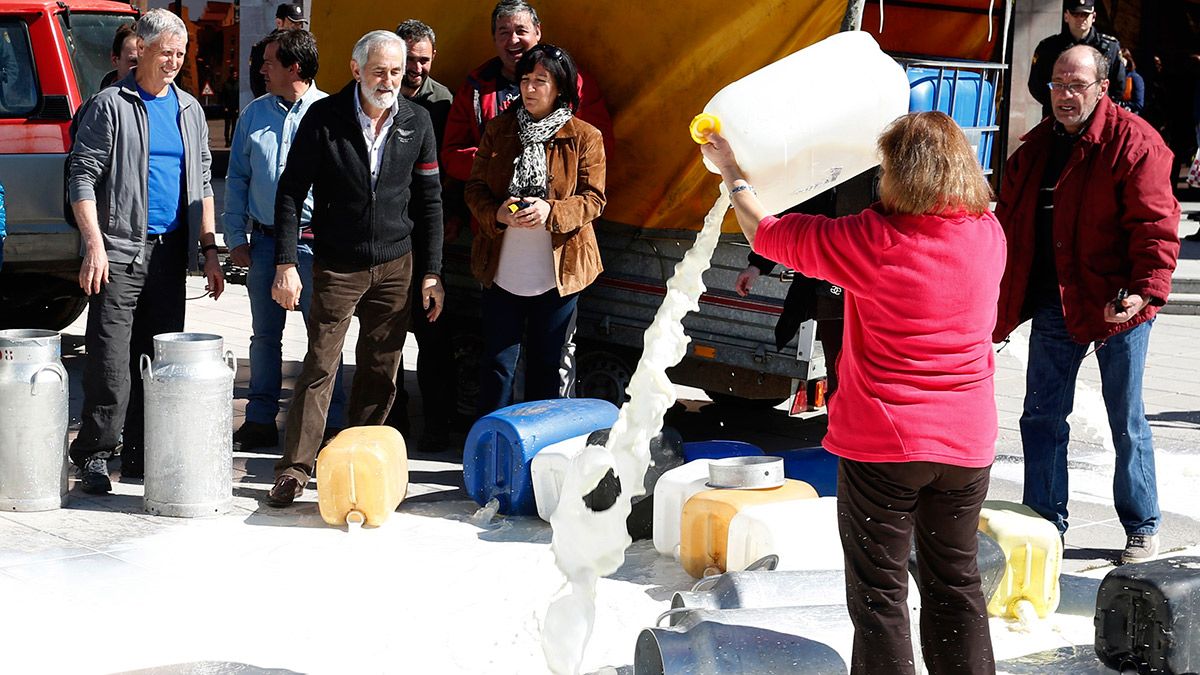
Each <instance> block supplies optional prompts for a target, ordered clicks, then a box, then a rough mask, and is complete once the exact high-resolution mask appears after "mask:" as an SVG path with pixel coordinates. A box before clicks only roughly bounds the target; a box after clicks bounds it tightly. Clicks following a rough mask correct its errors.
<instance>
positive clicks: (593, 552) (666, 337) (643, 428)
mask: <svg viewBox="0 0 1200 675" xmlns="http://www.w3.org/2000/svg"><path fill="white" fill-rule="evenodd" d="M728 210H729V194H728V192H727V191H726V189H725V186H724V184H722V185H721V194H720V196H719V197H718V198H717V201H716V203H715V204H713V207H712V209H711V210H710V211H709V212H708V215H707V216H705V218H704V227H703V229H701V231H700V234H699V235H697V237H696V243H695V244H693V245H692V248H691V249H690V250H688V252H687V253H686V254H685V255H684V256H683V260H680V261H679V263H678V264H677V265H675V274H674V275H673V276H672V277H671V279H670V281H668V282H667V294H666V297H665V298H664V299H663V303H662V306H660V307H659V308H658V313H657V314H655V316H654V322H653V323H651V324H650V328H648V329H647V330H646V333H645V335H644V336H643V347H642V358H641V360H640V361H638V365H637V369H636V370H635V371H634V373H633V377H632V378H631V379H630V381H629V401H628V402H627V403H625V405H623V406H621V412H620V414H619V415H618V416H617V421H616V423H615V424H613V426H612V432H611V433H610V434H609V436H608V443H607V444H606V445H605V446H604V447H601V446H598V445H590V446H588V447H587V448H585V449H584V451H583V452H582V453H580V455H579V456H578V457H577V458H576V459H575V460H574V461H572V462H571V465H570V467H569V469H568V471H567V474H566V476H565V477H564V479H563V486H562V492H561V494H560V497H559V501H558V508H557V509H555V511H554V513H553V514H551V516H550V525H551V527H553V529H554V538H553V540H552V541H551V544H550V546H551V549H552V550H553V551H554V559H555V564H557V565H558V568H559V569H560V570H562V572H563V574H564V575H566V577H567V583H566V584H565V586H564V591H565V594H564V595H562V596H560V597H559V598H558V599H556V600H555V601H554V602H552V603H551V604H550V608H549V609H548V610H547V611H546V618H545V622H544V624H543V625H542V650H543V652H544V653H545V655H546V664H547V665H548V666H549V667H550V670H551V671H552V672H554V673H556V674H557V675H575V674H576V673H578V672H579V665H580V663H581V662H582V661H583V651H584V648H585V647H587V643H588V639H589V638H590V637H591V634H592V624H593V622H594V621H595V618H596V581H597V580H598V579H599V578H600V577H602V576H608V575H609V574H612V573H613V572H616V571H617V568H619V567H620V566H621V564H622V563H623V562H624V560H625V549H626V548H628V547H629V544H630V543H631V540H630V538H629V533H628V532H627V531H626V528H625V519H626V518H627V517H629V511H630V500H631V499H632V498H633V497H634V496H636V495H640V494H643V492H644V489H643V486H642V481H643V479H644V477H645V475H646V469H647V468H648V467H649V465H650V439H651V438H653V437H654V436H655V435H656V434H658V432H659V431H661V430H662V423H663V415H664V414H665V413H666V412H667V409H668V408H670V407H671V405H673V404H674V403H675V387H674V385H672V384H671V381H670V380H669V379H667V368H670V367H671V366H674V365H675V364H677V363H679V361H680V360H681V359H683V356H684V354H685V353H687V344H688V342H689V338H688V337H687V335H685V334H684V332H683V324H682V321H683V317H684V316H685V315H686V314H687V313H688V312H692V311H697V310H699V309H700V304H699V299H700V294H701V293H703V292H704V281H703V279H702V275H703V274H704V271H705V270H707V269H708V266H709V263H710V261H711V260H712V254H713V250H714V249H715V248H716V246H717V241H718V239H719V238H720V236H721V221H722V220H723V219H724V217H725V213H726V212H727V211H728ZM609 469H612V470H613V471H615V473H616V475H617V477H618V478H619V479H620V481H621V495H620V496H619V497H618V498H617V502H616V504H614V505H613V506H612V507H611V508H609V509H607V510H605V511H602V512H599V513H597V512H594V511H591V510H590V509H588V508H587V506H585V504H584V501H583V497H584V495H586V494H588V493H589V492H591V491H592V490H593V489H594V488H595V487H596V485H597V483H599V482H600V479H601V478H603V477H604V475H605V473H607V472H608V470H609Z"/></svg>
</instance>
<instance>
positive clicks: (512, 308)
mask: <svg viewBox="0 0 1200 675" xmlns="http://www.w3.org/2000/svg"><path fill="white" fill-rule="evenodd" d="M578 300H579V294H578V293H573V294H571V295H568V296H567V297H565V298H564V297H562V296H560V295H559V294H558V290H557V289H553V288H552V289H550V290H549V291H546V292H545V293H542V294H541V295H535V296H533V297H525V296H520V295H513V294H512V293H509V292H508V291H506V290H504V289H503V288H500V286H499V285H498V284H492V287H491V288H485V289H483V342H484V345H483V358H482V359H481V360H480V367H481V373H480V382H479V414H480V415H486V414H488V413H490V412H492V411H493V410H499V409H500V408H504V407H506V406H509V405H512V403H513V395H512V389H513V377H514V375H515V373H516V370H517V359H518V358H519V357H520V356H521V337H522V336H525V397H524V400H526V401H543V400H547V399H555V398H562V391H563V385H562V381H561V380H560V372H559V364H560V363H561V362H562V351H563V345H564V344H566V342H567V341H568V340H569V339H570V338H571V336H572V335H573V334H574V333H575V310H576V305H577V304H578ZM573 375H574V374H573V373H572V374H571V376H572V377H573Z"/></svg>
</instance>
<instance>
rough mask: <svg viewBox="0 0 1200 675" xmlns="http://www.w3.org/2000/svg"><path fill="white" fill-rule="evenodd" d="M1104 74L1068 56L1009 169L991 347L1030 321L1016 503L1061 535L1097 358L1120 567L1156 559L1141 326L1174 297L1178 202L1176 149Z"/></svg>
mask: <svg viewBox="0 0 1200 675" xmlns="http://www.w3.org/2000/svg"><path fill="white" fill-rule="evenodd" d="M1106 72H1108V63H1107V62H1105V60H1104V57H1103V55H1101V54H1100V52H1098V51H1097V50H1096V49H1094V48H1093V47H1089V46H1086V45H1079V46H1076V47H1072V48H1071V49H1069V50H1067V51H1066V52H1064V53H1063V54H1062V56H1060V57H1059V58H1058V61H1057V62H1056V63H1055V66H1054V70H1053V74H1052V80H1051V83H1052V85H1051V102H1052V104H1053V107H1052V110H1053V111H1054V117H1053V118H1052V119H1046V120H1042V122H1041V124H1039V125H1038V126H1036V127H1034V129H1033V130H1032V131H1030V132H1029V133H1028V134H1026V135H1025V137H1024V139H1023V140H1024V141H1025V143H1024V145H1022V146H1021V147H1020V148H1018V149H1017V151H1016V152H1014V153H1013V155H1012V157H1010V158H1009V160H1008V165H1007V170H1006V171H1005V173H1004V184H1003V186H1002V187H1001V189H1000V197H999V201H998V203H997V206H996V217H997V218H999V220H1000V222H1001V223H1003V225H1004V230H1005V236H1006V238H1007V240H1008V264H1007V266H1006V268H1005V271H1004V278H1003V281H1002V282H1001V286H1000V300H999V306H998V308H997V324H996V330H995V332H994V333H993V335H992V338H993V340H994V341H996V342H1000V341H1002V340H1004V339H1006V338H1007V337H1008V335H1009V334H1010V333H1012V331H1013V330H1014V329H1015V328H1016V327H1017V326H1018V325H1019V324H1020V323H1022V322H1024V321H1025V320H1027V319H1031V318H1032V320H1033V323H1032V328H1031V330H1030V335H1029V362H1028V372H1027V374H1026V392H1025V407H1024V412H1023V413H1022V415H1021V441H1022V444H1023V446H1024V454H1025V494H1024V499H1023V501H1024V502H1025V504H1026V505H1028V506H1030V507H1031V508H1033V509H1034V510H1035V511H1037V512H1038V513H1040V514H1041V515H1042V516H1044V517H1045V518H1046V519H1048V520H1050V521H1051V522H1053V523H1054V524H1055V525H1056V526H1057V527H1058V529H1059V532H1063V533H1065V532H1066V530H1067V494H1068V493H1067V443H1068V441H1069V427H1068V425H1067V416H1068V415H1069V414H1070V413H1071V408H1072V405H1073V400H1074V392H1075V378H1076V376H1077V375H1078V373H1079V364H1080V362H1081V361H1082V360H1083V358H1084V357H1085V356H1086V355H1087V354H1088V353H1089V351H1095V353H1096V360H1097V362H1098V365H1099V367H1100V378H1101V381H1102V383H1103V387H1102V393H1103V396H1104V405H1105V407H1106V408H1107V410H1108V420H1109V426H1110V427H1111V429H1112V436H1113V445H1114V448H1115V450H1116V460H1115V474H1116V475H1115V479H1114V482H1113V502H1114V504H1115V505H1116V510H1117V515H1118V517H1119V518H1120V520H1121V524H1122V525H1123V526H1124V528H1125V533H1126V535H1127V539H1126V546H1125V551H1124V553H1122V555H1121V561H1122V562H1139V561H1144V560H1146V559H1147V558H1149V557H1152V556H1154V555H1156V554H1157V552H1158V536H1157V532H1158V528H1159V523H1160V520H1161V516H1160V513H1159V509H1158V489H1157V486H1156V484H1155V478H1154V445H1153V440H1152V438H1151V433H1150V426H1149V424H1148V423H1147V421H1146V414H1145V409H1144V405H1143V401H1142V374H1143V371H1144V370H1145V362H1146V351H1147V346H1148V343H1149V337H1150V327H1151V325H1152V324H1153V321H1154V316H1155V314H1157V312H1158V309H1159V308H1160V307H1161V306H1162V305H1163V304H1165V303H1166V301H1167V297H1168V296H1169V295H1170V293H1171V274H1172V272H1174V270H1175V261H1176V258H1177V257H1178V255H1179V235H1178V228H1179V203H1178V202H1177V201H1175V198H1174V196H1172V194H1171V185H1172V182H1173V181H1172V180H1171V167H1172V162H1171V160H1172V155H1171V151H1170V150H1169V149H1168V148H1167V147H1166V145H1165V144H1164V143H1163V141H1162V137H1161V136H1159V135H1158V132H1156V131H1155V130H1154V129H1153V128H1152V127H1151V126H1150V125H1149V124H1147V123H1146V122H1145V121H1144V120H1143V119H1141V118H1140V117H1138V116H1137V115H1134V114H1132V113H1130V112H1128V111H1125V110H1122V109H1121V108H1119V107H1118V106H1117V105H1116V104H1114V103H1113V102H1112V101H1111V100H1110V99H1109V98H1108V97H1107V96H1106V94H1107V93H1108V86H1109V82H1108V80H1107V79H1106V78H1105V77H1104V73H1106ZM1093 343H1094V345H1095V346H1094V349H1093V347H1092V345H1093Z"/></svg>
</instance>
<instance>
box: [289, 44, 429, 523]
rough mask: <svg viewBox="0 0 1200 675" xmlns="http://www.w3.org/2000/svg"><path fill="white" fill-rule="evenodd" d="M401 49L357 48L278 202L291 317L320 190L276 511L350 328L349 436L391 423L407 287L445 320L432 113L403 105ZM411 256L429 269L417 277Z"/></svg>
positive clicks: (298, 483) (302, 142)
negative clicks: (299, 258) (353, 330)
mask: <svg viewBox="0 0 1200 675" xmlns="http://www.w3.org/2000/svg"><path fill="white" fill-rule="evenodd" d="M405 52H406V46H405V44H404V40H402V39H400V38H399V37H397V36H396V34H395V33H391V32H388V31H373V32H370V33H367V34H366V35H364V36H363V37H362V38H361V39H360V40H359V41H358V43H357V44H356V45H355V46H354V52H353V57H352V59H351V71H352V72H353V74H354V81H353V82H351V83H350V84H348V85H346V87H344V88H343V89H342V90H341V91H340V92H338V93H337V94H334V95H333V96H330V97H328V98H325V99H322V100H320V101H317V102H315V103H313V104H312V107H311V108H309V111H308V113H307V114H306V115H305V116H304V119H303V120H302V121H301V123H300V128H299V130H297V132H296V139H295V142H294V143H293V145H292V149H291V152H290V153H289V154H288V161H287V168H285V169H284V172H283V175H282V176H281V177H280V181H279V189H278V192H277V193H276V198H275V231H276V246H275V262H276V272H275V284H274V287H273V288H272V291H271V295H272V297H274V298H275V301H276V302H278V303H279V304H280V305H282V306H283V307H284V308H286V309H293V308H294V307H295V306H296V303H297V301H298V299H299V296H300V286H301V282H300V275H299V274H298V273H297V271H296V241H297V237H298V236H299V231H300V213H301V209H302V207H303V205H304V200H305V198H306V197H307V196H308V192H309V189H310V188H311V189H312V195H313V212H312V221H311V229H312V234H313V244H312V248H313V298H312V306H311V309H310V310H309V319H308V354H307V355H306V356H305V357H304V368H303V370H302V371H301V373H300V377H299V379H298V380H297V381H296V386H295V395H294V397H293V399H292V405H291V408H290V409H289V410H288V418H287V428H286V430H285V432H284V455H283V458H282V459H280V460H279V462H278V463H277V464H276V465H275V485H274V486H273V487H272V488H271V490H270V491H269V492H268V493H267V503H268V504H270V505H271V506H287V505H288V504H291V503H292V501H294V500H295V499H296V497H298V496H300V494H301V493H302V492H304V486H305V485H306V484H307V483H308V478H309V476H311V475H312V471H313V463H314V461H315V460H316V456H317V450H318V448H319V446H320V443H321V436H322V434H323V433H324V431H325V411H326V409H327V407H328V405H329V398H330V395H331V394H332V390H333V382H334V374H335V372H336V370H337V366H338V360H339V357H340V356H341V352H342V344H343V342H344V340H345V337H346V329H347V328H348V327H349V325H350V318H351V317H352V316H357V317H358V320H359V338H358V346H357V350H356V353H357V355H358V361H357V364H356V365H357V367H356V369H355V373H354V385H353V387H352V389H351V392H350V405H349V410H348V411H347V420H348V422H349V424H350V426H363V425H378V424H383V422H384V420H385V419H386V418H387V414H388V410H389V408H390V407H391V405H392V399H393V398H394V397H395V394H396V385H395V379H396V371H397V369H398V367H399V365H400V352H401V349H402V348H403V347H404V337H405V334H406V332H407V327H408V313H409V311H410V305H411V303H410V297H411V285H412V283H413V280H414V278H419V279H421V281H420V283H421V292H420V296H419V297H420V298H421V303H422V308H421V310H423V311H425V312H426V315H427V316H428V317H429V319H430V320H434V319H436V318H437V316H438V315H439V314H440V313H441V310H442V300H443V297H444V296H443V292H442V285H441V279H440V276H439V275H440V273H441V267H442V201H441V186H440V185H439V183H438V164H437V142H436V140H435V138H434V133H433V125H432V124H431V122H430V121H429V113H427V112H425V111H424V110H423V109H422V108H420V107H418V106H415V105H413V104H411V103H409V102H408V101H407V100H406V99H404V97H402V96H400V87H401V80H402V79H403V77H404V66H405ZM414 249H420V250H421V251H422V254H421V255H420V256H416V258H417V259H419V260H420V262H421V264H422V265H423V269H417V270H414V262H413V261H414V255H413V251H414Z"/></svg>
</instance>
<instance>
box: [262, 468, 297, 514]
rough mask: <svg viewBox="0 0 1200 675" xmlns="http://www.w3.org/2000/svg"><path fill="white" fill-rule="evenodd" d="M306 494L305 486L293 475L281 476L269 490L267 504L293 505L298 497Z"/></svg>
mask: <svg viewBox="0 0 1200 675" xmlns="http://www.w3.org/2000/svg"><path fill="white" fill-rule="evenodd" d="M302 494H304V486H303V485H301V484H300V481H298V480H296V479H295V478H293V477H291V476H287V475H284V476H280V477H279V478H276V479H275V485H274V486H273V487H272V488H271V489H270V490H268V491H267V505H268V506H274V507H275V508H283V507H285V506H289V505H291V503H292V502H294V501H296V498H297V497H299V496H300V495H302Z"/></svg>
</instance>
